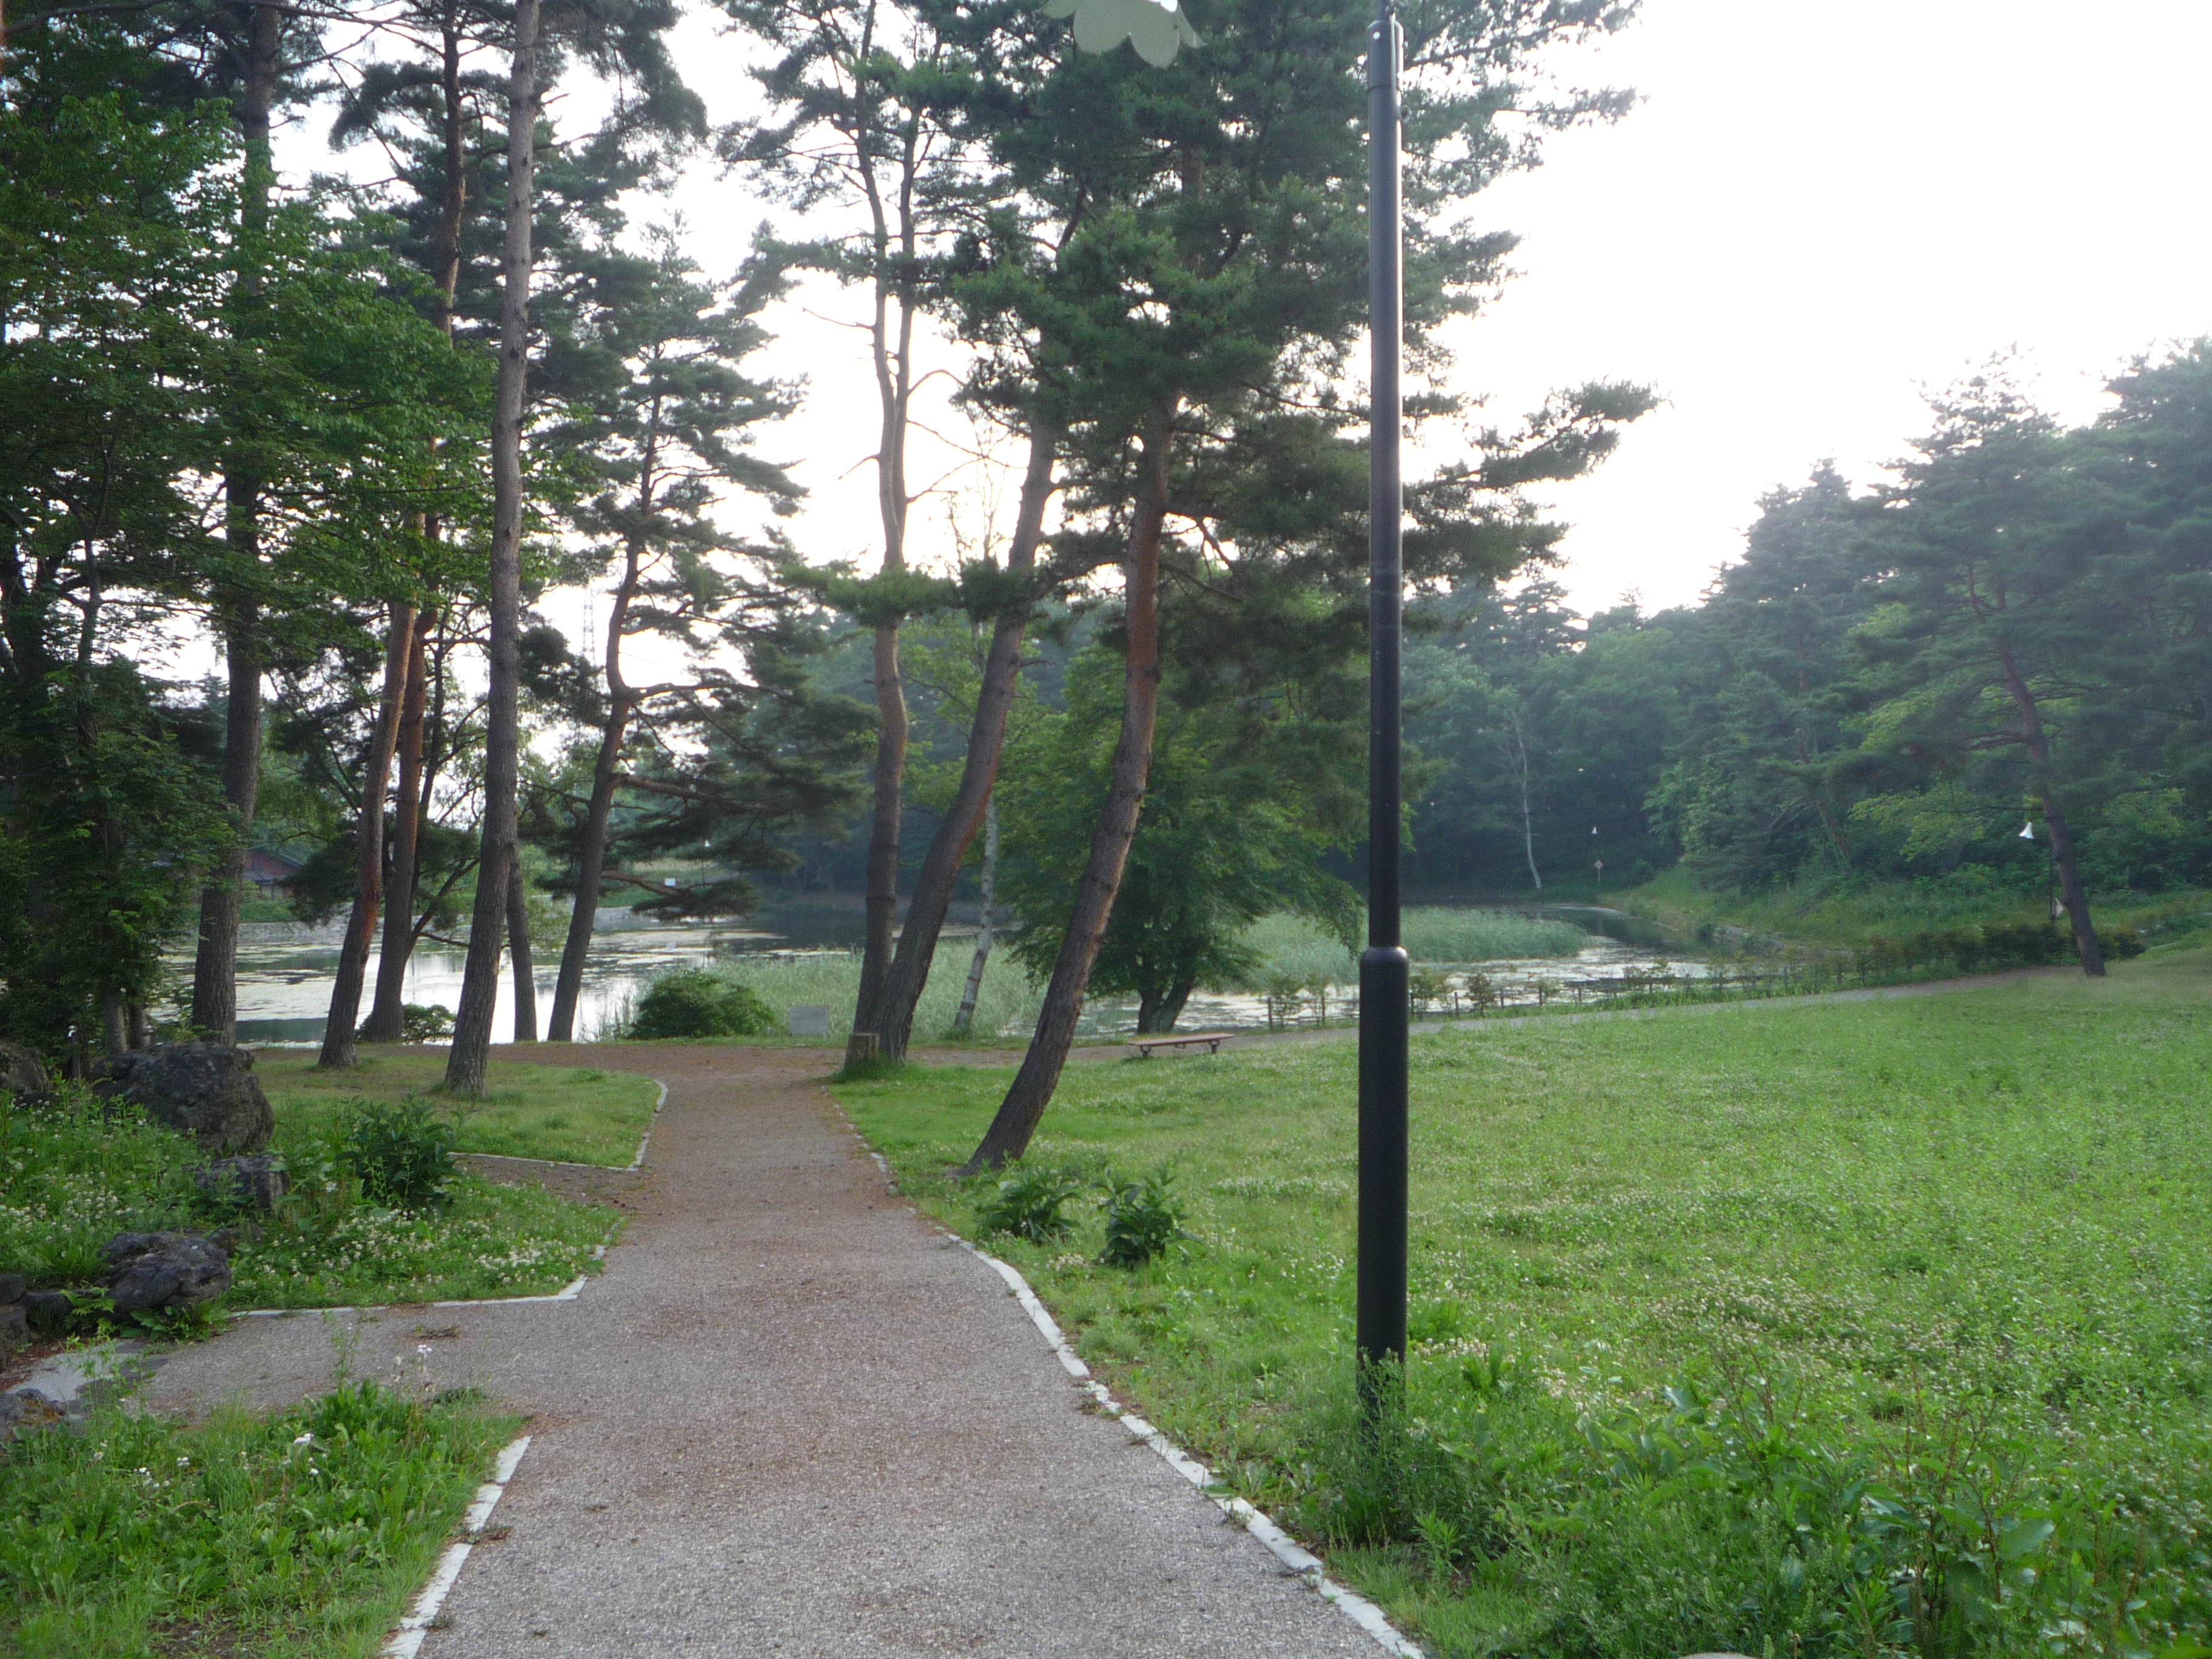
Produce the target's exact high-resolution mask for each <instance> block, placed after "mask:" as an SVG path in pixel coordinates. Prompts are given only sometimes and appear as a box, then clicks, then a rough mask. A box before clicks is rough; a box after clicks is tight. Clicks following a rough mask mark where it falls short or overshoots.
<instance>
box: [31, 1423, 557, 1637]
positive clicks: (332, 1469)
mask: <svg viewBox="0 0 2212 1659" xmlns="http://www.w3.org/2000/svg"><path fill="white" fill-rule="evenodd" d="M419 1396H420V1390H415V1389H410V1390H406V1391H400V1390H395V1389H387V1388H383V1387H380V1386H379V1385H377V1384H376V1383H369V1382H359V1383H350V1384H349V1385H347V1386H346V1387H344V1388H342V1389H338V1390H337V1391H336V1392H335V1393H332V1394H331V1395H326V1396H325V1397H323V1398H322V1399H319V1400H316V1401H311V1402H309V1403H308V1404H307V1405H304V1406H301V1407H299V1408H297V1409H296V1410H294V1411H291V1412H287V1413H281V1414H278V1415H276V1416H273V1417H268V1418H252V1417H248V1416H246V1415H244V1414H242V1413H223V1414H220V1415H217V1416H216V1417H215V1418H214V1419H211V1420H210V1421H209V1422H207V1423H206V1424H204V1425H180V1424H178V1423H175V1422H172V1421H170V1420H168V1419H164V1418H160V1417H155V1416H149V1415H140V1414H136V1413H125V1412H124V1411H121V1410H112V1411H108V1412H105V1413H100V1415H98V1416H96V1417H95V1418H94V1419H93V1420H92V1421H91V1423H90V1424H89V1425H87V1427H86V1429H85V1431H84V1432H82V1434H78V1433H64V1432H60V1431H44V1432H32V1433H28V1434H25V1435H22V1436H21V1437H18V1438H16V1439H15V1440H14V1441H12V1442H10V1443H9V1444H7V1445H6V1446H4V1447H0V1486H5V1488H6V1490H7V1492H8V1501H7V1503H6V1504H4V1505H0V1648H4V1650H6V1651H7V1652H9V1654H11V1655H21V1656H23V1659H83V1656H88V1655H95V1654H112V1655H116V1656H125V1655H130V1656H137V1655H151V1654H165V1655H166V1654H179V1655H183V1654H197V1653H225V1652H238V1653H246V1652H251V1653H253V1654H256V1655H264V1656H270V1659H308V1656H315V1659H328V1656H360V1659H366V1656H368V1654H370V1653H371V1652H373V1651H374V1650H375V1648H376V1647H377V1645H378V1644H380V1641H381V1640H382V1638H383V1636H384V1634H385V1632H386V1631H387V1630H388V1629H389V1628H390V1626H391V1625H392V1623H393V1622H394V1621H395V1620H397V1619H398V1616H399V1614H400V1613H402V1612H403V1611H404V1606H405V1602H406V1601H407V1599H408V1598H409V1597H410V1595H412V1594H413V1593H414V1591H415V1589H416V1587H417V1586H418V1585H419V1584H420V1583H422V1580H423V1579H424V1578H425V1577H428V1573H429V1569H430V1565H431V1562H432V1561H433V1559H435V1555H436V1553H437V1551H438V1550H439V1548H440V1547H441V1546H442V1545H443V1543H444V1541H445V1540H446V1537H447V1534H448V1533H450V1532H451V1530H452V1529H453V1526H454V1524H455V1523H456V1522H458V1521H459V1518H460V1515H461V1512H462V1510H464V1509H465V1507H466V1505H467V1504H468V1501H469V1498H470V1496H471V1492H473V1490H474V1488H475V1486H476V1483H477V1481H478V1480H481V1479H483V1474H484V1471H485V1469H486V1468H487V1467H488V1466H489V1462H490V1458H491V1455H492V1452H493V1450H494V1449H495V1448H496V1447H497V1446H498V1445H499V1444H500V1443H501V1442H502V1441H504V1440H505V1439H507V1437H509V1436H510V1435H511V1434H512V1433H513V1430H514V1426H515V1422H514V1419H511V1418H507V1417H500V1416H491V1415H486V1414H484V1413H481V1412H477V1411H474V1410H471V1409H468V1408H466V1407H465V1406H463V1405H459V1404H446V1405H441V1404H439V1403H437V1402H436V1401H435V1400H431V1399H425V1398H422V1397H419Z"/></svg>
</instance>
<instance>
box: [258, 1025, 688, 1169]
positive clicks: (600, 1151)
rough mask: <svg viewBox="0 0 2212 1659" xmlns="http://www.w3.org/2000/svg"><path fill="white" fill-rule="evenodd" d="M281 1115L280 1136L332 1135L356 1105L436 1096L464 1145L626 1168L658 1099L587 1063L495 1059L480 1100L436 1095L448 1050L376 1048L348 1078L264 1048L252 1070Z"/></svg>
mask: <svg viewBox="0 0 2212 1659" xmlns="http://www.w3.org/2000/svg"><path fill="white" fill-rule="evenodd" d="M254 1070H255V1073H256V1074H257V1075H258V1077H259V1078H260V1079H261V1087H262V1089H263V1091H264V1092H265V1093H266V1094H267V1095H268V1097H269V1103H270V1106H272V1107H273V1108H274V1109H276V1122H277V1130H278V1135H279V1138H280V1139H282V1138H283V1136H284V1135H285V1134H286V1133H289V1132H292V1131H295V1130H301V1129H305V1130H309V1131H313V1132H315V1133H322V1132H325V1131H327V1130H328V1129H329V1128H330V1127H331V1126H332V1125H333V1124H334V1123H335V1122H336V1121H337V1115H338V1111H339V1109H340V1107H341V1106H342V1105H343V1103H344V1102H346V1101H347V1100H350V1099H358V1098H367V1099H372V1100H400V1099H403V1098H404V1097H406V1096H408V1095H410V1094H421V1095H424V1096H426V1097H428V1098H429V1100H430V1102H431V1103H432V1105H434V1106H436V1107H440V1108H442V1109H447V1110H452V1111H453V1112H455V1113H456V1115H458V1116H459V1118H460V1120H461V1128H460V1137H459V1149H460V1150H461V1151H462V1152H497V1153H501V1154H503V1155H504V1156H506V1157H508V1158H554V1159H558V1160H561V1161H563V1162H567V1163H572V1164H606V1165H610V1166H612V1167H615V1168H621V1167H622V1166H623V1165H626V1164H629V1161H630V1159H632V1158H635V1157H636V1156H637V1146H638V1141H639V1140H640V1139H641V1137H642V1136H643V1135H644V1133H645V1128H646V1125H647V1123H648V1122H650V1121H652V1118H653V1101H654V1099H655V1098H656V1096H657V1091H656V1090H655V1089H654V1087H653V1083H652V1081H651V1080H650V1079H646V1078H641V1077H633V1076H630V1075H629V1074H627V1073H620V1072H602V1071H597V1070H593V1069H591V1068H588V1067H576V1068H574V1069H564V1068H562V1067H561V1066H536V1065H532V1064H529V1063H527V1062H524V1061H513V1060H494V1061H492V1063H491V1065H490V1067H489V1070H488V1071H487V1073H486V1074H485V1090H484V1095H483V1099H482V1100H480V1101H469V1102H461V1101H458V1100H453V1099H451V1098H449V1097H446V1096H443V1095H438V1094H434V1093H433V1092H432V1091H434V1090H435V1089H436V1088H437V1086H438V1085H439V1084H440V1083H441V1081H442V1080H443V1079H444V1077H445V1074H446V1057H445V1055H444V1054H443V1053H428V1052H422V1051H417V1050H411V1049H400V1048H392V1049H384V1050H381V1051H371V1052H369V1053H368V1054H364V1055H363V1056H362V1062H361V1064H360V1066H357V1067H356V1068H355V1069H354V1070H352V1071H346V1072H319V1071H317V1070H316V1069H315V1060H314V1056H313V1054H307V1053H301V1052H296V1051H293V1050H289V1049H287V1050H279V1049H264V1050H263V1051H262V1053H261V1054H260V1055H259V1057H258V1062H257V1064H256V1066H255V1067H254Z"/></svg>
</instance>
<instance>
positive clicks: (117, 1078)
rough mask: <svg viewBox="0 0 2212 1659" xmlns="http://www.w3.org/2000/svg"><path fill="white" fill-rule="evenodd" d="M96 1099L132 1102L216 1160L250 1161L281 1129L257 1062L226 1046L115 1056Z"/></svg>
mask: <svg viewBox="0 0 2212 1659" xmlns="http://www.w3.org/2000/svg"><path fill="white" fill-rule="evenodd" d="M102 1071H103V1075H102V1077H101V1079H100V1081H99V1082H98V1083H96V1084H94V1093H96V1094H98V1095H99V1096H100V1097H101V1098H102V1099H104V1100H127V1101H130V1102H132V1103H135V1104H137V1105H140V1106H143V1107H144V1108H145V1109H146V1110H147V1112H148V1114H149V1115H151V1116H152V1117H153V1118H154V1119H155V1121H157V1122H160V1123H165V1124H167V1126H168V1127H170V1128H172V1129H175V1130H178V1131H179V1132H181V1133H185V1134H188V1135H191V1136H192V1137H193V1138H194V1139H197V1141H198V1142H199V1143H200V1146H201V1147H202V1148H203V1149H204V1151H207V1152H213V1153H215V1154H216V1155H217V1156H230V1155H234V1154H240V1153H244V1154H249V1155H250V1154H252V1153H255V1152H259V1151H261V1150H262V1148H263V1147H264V1146H268V1144H269V1136H270V1133H271V1132H272V1131H273V1130H274V1129H275V1128H276V1114H275V1113H273V1112H271V1111H270V1109H269V1097H268V1096H266V1095H264V1094H263V1093H262V1092H261V1085H260V1083H259V1081H258V1079H256V1078H255V1077H254V1075H253V1056H252V1054H250V1053H248V1052H247V1051H246V1049H244V1048H234V1047H232V1046H231V1045H230V1044H229V1043H227V1042H163V1043H159V1044H156V1045H155V1047H153V1048H138V1049H134V1050H131V1051H129V1052H126V1053H124V1054H111V1055H110V1056H109V1057H108V1058H107V1060H106V1061H105V1062H104V1065H103V1068H102Z"/></svg>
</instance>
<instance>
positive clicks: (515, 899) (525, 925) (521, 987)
mask: <svg viewBox="0 0 2212 1659" xmlns="http://www.w3.org/2000/svg"><path fill="white" fill-rule="evenodd" d="M507 960H508V961H509V962H510V963H513V971H514V1037H513V1041H515V1042H537V1041H538V965H537V963H536V962H535V961H534V960H532V954H531V950H530V893H529V888H528V884H527V883H526V881H525V880H524V878H523V874H522V860H521V858H520V856H517V857H515V858H513V859H511V860H508V863H507Z"/></svg>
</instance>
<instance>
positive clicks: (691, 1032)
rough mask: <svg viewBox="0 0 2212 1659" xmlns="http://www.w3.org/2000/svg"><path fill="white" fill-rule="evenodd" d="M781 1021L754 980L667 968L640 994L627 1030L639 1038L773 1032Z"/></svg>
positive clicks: (767, 1033)
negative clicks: (750, 982) (668, 970)
mask: <svg viewBox="0 0 2212 1659" xmlns="http://www.w3.org/2000/svg"><path fill="white" fill-rule="evenodd" d="M782 1027H783V1021H782V1020H781V1018H779V1017H778V1016H777V1014H776V1012H775V1009H773V1008H771V1007H769V1006H768V1004H767V1003H765V1002H763V1001H762V1000H761V999H760V998H759V997H758V996H757V994H755V993H754V991H753V989H752V987H750V986H748V985H745V984H743V983H741V982H740V981H737V980H734V979H730V978H728V977H726V976H725V975H721V974H718V973H714V972H713V971H712V970H711V969H705V968H679V969H676V971H675V972H673V973H669V974H663V975H661V976H660V977H659V979H657V980H655V981H653V985H652V987H651V988H649V989H648V990H647V992H646V994H644V995H643V996H642V997H641V998H640V999H639V1000H638V1004H637V1009H636V1012H635V1013H633V1014H632V1015H631V1016H630V1018H629V1030H626V1031H625V1032H623V1035H624V1036H628V1037H630V1038H632V1039H634V1040H635V1041H637V1042H659V1041H661V1040H662V1039H665V1038H669V1037H720V1036H773V1035H775V1033H776V1032H778V1031H780V1030H781V1029H782Z"/></svg>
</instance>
